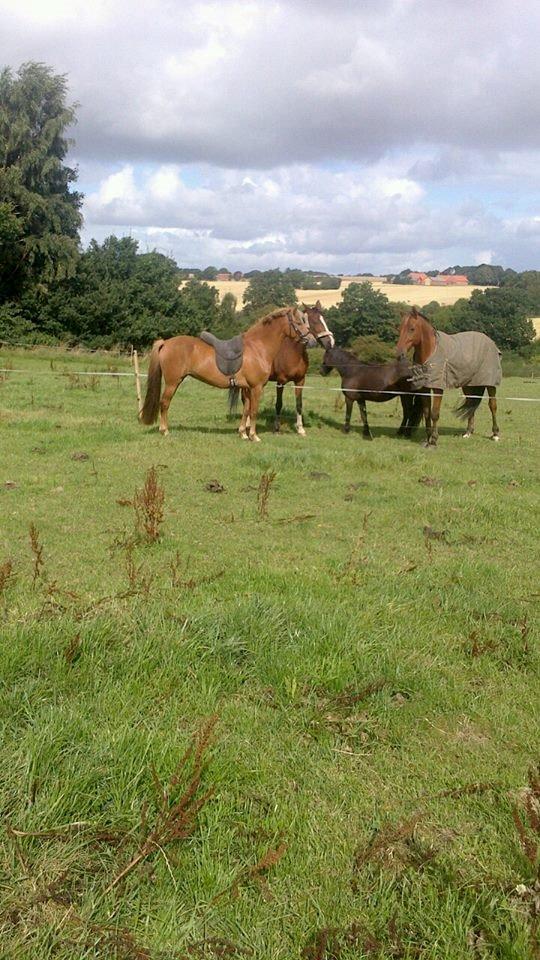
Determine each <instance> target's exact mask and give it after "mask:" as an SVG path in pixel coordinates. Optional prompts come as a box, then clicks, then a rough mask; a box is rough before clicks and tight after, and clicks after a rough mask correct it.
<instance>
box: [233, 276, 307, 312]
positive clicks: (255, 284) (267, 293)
mask: <svg viewBox="0 0 540 960" xmlns="http://www.w3.org/2000/svg"><path fill="white" fill-rule="evenodd" d="M244 303H245V305H246V307H248V311H249V309H251V310H253V311H260V310H264V309H265V308H268V309H271V308H272V307H286V306H289V304H293V303H296V291H295V289H294V285H293V283H292V281H291V280H290V279H289V277H288V276H287V275H286V274H284V273H282V272H281V270H265V271H264V273H259V274H257V276H254V277H252V279H251V280H250V282H249V286H248V287H247V289H246V292H245V293H244Z"/></svg>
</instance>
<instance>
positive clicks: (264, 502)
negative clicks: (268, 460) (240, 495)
mask: <svg viewBox="0 0 540 960" xmlns="http://www.w3.org/2000/svg"><path fill="white" fill-rule="evenodd" d="M275 479H276V471H275V470H269V471H268V473H263V474H261V479H260V480H259V487H258V490H257V510H258V511H259V517H260V519H261V520H266V518H267V517H268V501H269V499H270V490H271V488H272V484H273V482H274V480H275Z"/></svg>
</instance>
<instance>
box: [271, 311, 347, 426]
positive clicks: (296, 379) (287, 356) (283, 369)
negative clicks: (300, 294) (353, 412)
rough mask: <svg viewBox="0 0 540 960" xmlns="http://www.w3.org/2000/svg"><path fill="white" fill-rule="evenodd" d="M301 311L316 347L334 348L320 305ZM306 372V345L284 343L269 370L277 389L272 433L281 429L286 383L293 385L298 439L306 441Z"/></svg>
mask: <svg viewBox="0 0 540 960" xmlns="http://www.w3.org/2000/svg"><path fill="white" fill-rule="evenodd" d="M302 310H303V311H304V313H305V314H307V318H308V323H309V329H310V330H311V333H312V334H313V336H314V337H315V338H316V340H317V341H318V343H320V344H321V346H323V347H324V349H325V350H326V349H327V348H328V347H333V346H334V342H335V341H334V334H333V333H332V332H331V330H329V329H328V327H327V326H326V321H325V319H324V317H323V314H322V306H321V301H320V300H317V303H316V304H315V306H314V307H309V306H307V305H306V304H305V303H303V304H302ZM308 368H309V358H308V352H307V350H306V345H305V343H302V342H299V341H298V340H291V339H287V340H284V341H283V343H282V344H281V347H280V348H279V351H278V354H277V357H276V359H275V360H274V363H273V366H272V373H271V374H270V378H269V379H270V380H272V381H274V382H275V383H276V384H277V386H276V418H275V420H274V431H275V432H276V433H279V428H280V426H281V408H282V406H283V388H284V386H285V384H286V383H290V382H291V381H292V383H294V393H295V398H296V430H297V433H298V434H299V435H300V436H301V437H305V435H306V431H305V430H304V423H303V420H302V394H303V392H304V389H303V388H304V384H305V382H306V374H307V372H308Z"/></svg>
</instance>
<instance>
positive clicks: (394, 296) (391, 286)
mask: <svg viewBox="0 0 540 960" xmlns="http://www.w3.org/2000/svg"><path fill="white" fill-rule="evenodd" d="M367 279H369V278H367V277H343V279H342V281H341V286H340V288H339V290H297V291H296V295H297V297H298V299H299V300H300V301H301V300H304V301H305V303H315V302H316V301H317V300H320V301H321V304H322V306H323V307H324V308H325V309H328V307H335V306H337V304H338V303H340V301H341V297H342V295H343V291H344V290H345V289H346V288H347V287H348V286H349V284H350V283H363V282H365V281H366V280H367ZM370 283H372V285H373V286H374V287H375V289H376V290H380V291H381V293H384V294H385V296H387V297H388V299H389V300H390V301H391V302H392V303H395V302H397V301H399V302H401V303H408V304H410V305H411V306H417V307H425V305H426V303H431V301H432V300H437V301H438V303H440V304H443V306H448V305H449V304H452V303H455V302H456V300H460V299H462V298H465V299H466V300H468V298H469V297H470V296H471V294H472V292H473V291H474V290H485V289H486V287H475V286H473V285H472V284H469V285H468V286H463V287H431V286H430V287H422V286H411V285H406V284H397V283H384V282H383V281H382V280H379V279H377V278H374V279H373V280H370ZM210 286H212V287H215V288H216V290H217V291H218V293H219V299H220V300H222V299H223V297H224V296H225V294H226V293H232V294H234V296H235V297H236V301H237V309H238V310H241V309H242V307H243V305H244V304H243V296H244V293H245V291H246V290H247V287H248V281H247V280H214V281H212V282H211V283H210Z"/></svg>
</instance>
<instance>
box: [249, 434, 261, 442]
mask: <svg viewBox="0 0 540 960" xmlns="http://www.w3.org/2000/svg"><path fill="white" fill-rule="evenodd" d="M249 439H250V440H251V441H252V443H260V442H261V438H260V437H258V436H257V434H256V433H254V434H253V436H251V437H250V438H249Z"/></svg>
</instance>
